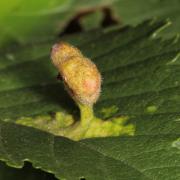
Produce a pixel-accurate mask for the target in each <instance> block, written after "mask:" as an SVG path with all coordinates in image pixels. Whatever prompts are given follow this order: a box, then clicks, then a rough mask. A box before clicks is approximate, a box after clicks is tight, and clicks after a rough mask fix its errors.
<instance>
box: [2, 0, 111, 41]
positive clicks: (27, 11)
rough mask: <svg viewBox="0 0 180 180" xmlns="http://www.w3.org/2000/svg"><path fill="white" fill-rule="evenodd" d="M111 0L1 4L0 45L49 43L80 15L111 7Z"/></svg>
mask: <svg viewBox="0 0 180 180" xmlns="http://www.w3.org/2000/svg"><path fill="white" fill-rule="evenodd" d="M112 2H113V1H112V0H106V1H102V0H98V1H97V0H96V1H95V0H92V1H88V2H87V1H81V0H78V1H77V0H51V1H49V0H38V1H36V0H31V1H21V0H8V1H1V2H0V26H1V29H0V42H1V43H2V42H3V43H7V42H8V40H10V41H12V40H14V41H16V42H21V43H25V42H27V41H31V42H35V41H36V39H37V37H38V39H40V40H41V41H45V40H47V39H52V38H54V36H55V35H56V36H57V35H58V34H59V33H60V32H62V31H63V29H64V28H65V26H66V25H67V23H68V22H69V21H70V20H71V19H72V18H73V16H75V15H77V14H78V13H80V12H82V11H88V10H89V9H93V8H95V7H101V6H107V5H109V4H112Z"/></svg>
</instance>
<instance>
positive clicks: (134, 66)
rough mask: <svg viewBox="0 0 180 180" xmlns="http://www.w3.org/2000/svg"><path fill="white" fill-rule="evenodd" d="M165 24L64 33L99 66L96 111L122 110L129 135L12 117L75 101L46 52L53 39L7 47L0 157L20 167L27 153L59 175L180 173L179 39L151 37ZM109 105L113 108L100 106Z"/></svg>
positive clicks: (0, 90)
mask: <svg viewBox="0 0 180 180" xmlns="http://www.w3.org/2000/svg"><path fill="white" fill-rule="evenodd" d="M166 25H167V22H164V21H160V22H158V21H154V20H151V21H146V22H144V23H142V24H140V25H139V26H137V27H135V28H132V27H127V28H124V29H117V30H116V29H115V30H109V31H104V32H102V31H101V32H100V31H99V32H97V33H92V32H89V33H88V32H87V33H85V34H80V35H79V36H77V39H76V37H69V39H66V40H67V41H69V42H74V44H76V45H77V46H79V47H80V49H81V50H82V51H83V53H84V54H85V55H87V56H88V57H91V58H92V59H93V60H94V61H95V63H96V64H97V65H98V67H99V69H100V71H101V72H102V75H103V89H102V95H101V98H100V100H99V102H98V103H97V105H96V106H95V112H96V115H97V116H98V117H101V118H103V117H106V118H113V117H116V116H128V117H129V123H132V124H134V126H135V128H136V129H135V135H134V136H133V137H109V138H93V139H86V140H82V141H78V142H75V141H72V140H69V139H67V138H64V137H59V136H54V135H53V134H50V133H46V132H44V131H40V130H38V129H35V128H30V127H26V126H22V125H17V124H14V123H12V122H14V121H15V120H16V119H18V118H20V117H23V116H36V115H41V114H44V113H48V112H51V111H53V112H55V111H62V112H65V113H67V111H68V112H72V111H74V110H75V111H76V112H77V109H76V108H75V106H73V102H72V100H71V99H69V98H68V96H67V94H66V92H65V91H64V90H63V87H62V84H61V83H57V82H56V79H55V76H56V73H57V72H56V71H55V70H54V68H53V67H52V65H51V64H50V60H49V57H48V56H49V49H50V46H51V44H52V43H51V42H50V43H48V42H47V43H40V44H37V45H28V44H27V45H26V46H22V47H21V46H19V47H14V50H12V49H9V50H6V52H5V53H4V55H3V57H1V58H2V59H1V61H0V68H1V70H0V75H1V79H0V80H1V81H0V102H1V104H0V114H1V117H0V118H1V121H0V159H1V160H2V161H5V162H6V163H7V164H8V165H10V166H13V167H18V168H20V167H22V166H23V162H24V161H29V162H32V164H33V166H34V167H35V168H41V169H42V170H44V171H47V172H51V173H53V174H55V176H56V177H57V178H60V179H80V178H83V177H84V178H86V179H87V180H88V179H97V180H101V179H102V180H104V179H112V180H114V179H123V180H126V179H127V180H129V179H137V180H141V179H142V180H145V179H147V180H149V179H158V180H161V179H162V180H166V179H167V180H169V179H179V177H180V174H179V170H180V169H179V166H180V159H179V157H180V156H179V153H180V148H179V145H178V144H179V136H180V135H179V130H180V124H179V122H180V121H179V118H180V116H179V103H180V101H179V99H180V97H179V78H180V76H179V59H178V53H179V50H180V44H179V40H178V39H177V38H172V39H168V40H162V39H160V38H158V39H155V38H154V36H155V35H156V32H157V31H159V29H160V28H162V27H164V26H166ZM85 37H88V38H85ZM64 40H65V39H64ZM82 40H83V42H82ZM27 55H28V57H27ZM3 58H4V59H3ZM71 105H72V106H71ZM113 106H114V107H116V108H115V111H114V112H113V113H110V114H109V115H108V114H107V113H104V112H107V110H108V109H109V108H110V109H114V108H112V107H113Z"/></svg>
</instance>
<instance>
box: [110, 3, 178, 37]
mask: <svg viewBox="0 0 180 180" xmlns="http://www.w3.org/2000/svg"><path fill="white" fill-rule="evenodd" d="M179 6H180V1H179V0H171V1H169V0H163V1H160V0H146V1H144V0H133V1H132V0H119V1H116V2H115V3H114V4H113V11H114V13H116V16H117V17H118V18H119V19H120V22H121V23H123V24H132V25H135V24H138V23H140V22H142V21H143V20H145V19H147V18H154V17H158V19H166V18H168V19H170V20H171V21H172V26H171V28H168V29H167V30H165V31H164V32H163V33H162V34H163V35H164V37H170V36H172V35H174V34H176V33H178V34H179V33H180V31H179V29H180V24H179V22H180V13H179Z"/></svg>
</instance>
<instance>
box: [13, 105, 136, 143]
mask: <svg viewBox="0 0 180 180" xmlns="http://www.w3.org/2000/svg"><path fill="white" fill-rule="evenodd" d="M79 107H80V110H81V120H80V121H75V120H74V119H73V116H71V115H69V114H65V113H62V112H57V113H56V114H55V116H54V117H52V116H50V115H46V116H38V117H35V118H21V119H19V120H17V121H16V123H17V124H22V125H25V126H30V127H34V128H38V129H41V130H44V131H47V132H50V133H52V134H54V135H58V136H65V137H68V138H70V139H73V140H80V139H85V138H92V137H108V136H120V135H130V136H133V135H134V132H135V127H134V125H133V124H126V123H127V121H128V117H127V116H122V117H117V118H114V119H112V120H106V121H104V120H101V119H99V118H96V117H94V115H93V110H92V108H91V107H89V106H84V105H79Z"/></svg>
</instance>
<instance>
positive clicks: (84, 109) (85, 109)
mask: <svg viewBox="0 0 180 180" xmlns="http://www.w3.org/2000/svg"><path fill="white" fill-rule="evenodd" d="M78 106H79V109H80V113H81V122H80V123H81V126H82V127H84V128H85V129H88V127H89V125H90V123H91V122H92V120H93V119H94V113H93V107H92V106H88V105H83V104H78Z"/></svg>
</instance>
